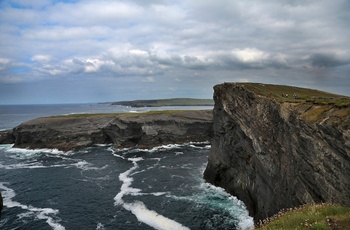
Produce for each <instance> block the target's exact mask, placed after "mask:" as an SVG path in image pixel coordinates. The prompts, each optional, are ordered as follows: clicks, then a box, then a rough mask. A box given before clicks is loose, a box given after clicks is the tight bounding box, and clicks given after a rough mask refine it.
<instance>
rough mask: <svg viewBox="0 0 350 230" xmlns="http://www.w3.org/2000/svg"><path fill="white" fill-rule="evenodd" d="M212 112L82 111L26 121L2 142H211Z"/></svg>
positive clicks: (61, 145) (0, 136)
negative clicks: (116, 112)
mask: <svg viewBox="0 0 350 230" xmlns="http://www.w3.org/2000/svg"><path fill="white" fill-rule="evenodd" d="M212 129H213V122H212V111H211V110H208V111H207V110H203V111H199V110H198V111H190V110H189V111H155V112H148V113H125V114H79V115H68V116H56V117H44V118H37V119H34V120H30V121H27V122H25V123H23V124H21V125H19V126H17V127H15V128H14V129H13V130H9V131H6V132H1V133H0V143H15V145H14V146H15V147H21V148H57V149H60V150H65V151H66V150H70V149H73V148H78V147H86V146H91V145H94V144H113V145H114V146H115V147H117V148H124V147H134V146H137V147H140V148H149V147H154V146H158V145H163V144H170V143H184V142H190V141H209V140H211V136H212V132H213V130H212Z"/></svg>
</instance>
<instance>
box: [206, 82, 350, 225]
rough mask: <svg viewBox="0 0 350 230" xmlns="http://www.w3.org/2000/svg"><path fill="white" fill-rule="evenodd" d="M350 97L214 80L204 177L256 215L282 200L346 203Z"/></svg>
mask: <svg viewBox="0 0 350 230" xmlns="http://www.w3.org/2000/svg"><path fill="white" fill-rule="evenodd" d="M349 100H350V99H349V98H348V97H344V96H339V95H333V94H329V93H325V92H321V91H317V90H310V89H303V88H297V87H288V86H277V85H264V84H258V83H224V84H221V85H216V86H215V87H214V101H215V106H214V112H213V116H214V137H213V141H212V148H211V152H210V155H209V162H208V165H207V168H206V170H205V172H204V177H205V179H206V180H207V181H208V182H210V183H213V184H214V185H217V186H220V187H223V188H225V189H226V190H227V191H228V192H230V193H231V194H233V195H235V196H237V197H238V198H239V199H240V200H242V201H243V202H244V203H245V204H246V206H247V208H248V210H249V212H250V215H252V216H253V217H254V219H255V221H256V222H257V221H259V220H261V219H264V218H266V217H269V216H272V215H273V214H275V213H277V212H278V211H279V210H281V209H284V208H291V207H296V206H299V205H301V204H305V203H319V202H332V203H338V204H342V205H346V206H350V106H349Z"/></svg>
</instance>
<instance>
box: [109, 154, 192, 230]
mask: <svg viewBox="0 0 350 230" xmlns="http://www.w3.org/2000/svg"><path fill="white" fill-rule="evenodd" d="M128 160H129V161H131V162H132V163H133V167H131V168H130V169H128V170H127V171H125V172H123V173H121V174H120V175H119V180H120V181H121V182H123V184H122V186H121V188H120V192H119V193H118V194H117V195H116V196H115V197H114V201H115V202H114V205H121V206H123V207H124V208H125V209H126V210H128V211H130V212H131V213H132V214H134V215H135V216H136V218H137V219H138V221H140V222H143V223H145V224H147V225H149V226H151V227H153V228H155V229H160V230H172V229H174V230H175V229H176V230H182V229H186V230H187V229H189V228H187V227H185V226H183V225H181V224H180V223H178V222H176V221H174V220H171V219H169V218H167V217H164V216H162V215H160V214H158V213H157V212H155V211H153V210H149V209H148V208H147V207H146V206H145V204H144V203H142V202H140V201H135V202H132V203H126V202H124V200H123V196H124V195H133V196H138V195H149V194H144V193H141V189H137V188H133V187H131V184H132V182H133V180H134V179H133V178H132V177H131V175H132V173H133V172H134V171H135V170H136V169H137V168H138V167H139V166H138V164H137V162H139V161H142V160H143V158H142V157H137V158H128ZM156 160H158V159H156ZM165 194H167V193H165V192H155V193H151V195H154V196H162V195H165Z"/></svg>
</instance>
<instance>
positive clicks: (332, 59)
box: [307, 53, 350, 68]
mask: <svg viewBox="0 0 350 230" xmlns="http://www.w3.org/2000/svg"><path fill="white" fill-rule="evenodd" d="M307 59H308V61H309V62H310V63H311V66H312V67H315V68H332V67H337V66H341V65H346V64H350V59H349V58H345V57H339V56H337V55H335V54H332V53H328V54H327V53H316V54H312V55H311V56H310V57H308V58H307Z"/></svg>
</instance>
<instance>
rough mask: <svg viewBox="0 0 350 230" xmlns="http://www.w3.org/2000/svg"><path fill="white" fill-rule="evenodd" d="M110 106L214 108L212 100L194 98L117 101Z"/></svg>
mask: <svg viewBox="0 0 350 230" xmlns="http://www.w3.org/2000/svg"><path fill="white" fill-rule="evenodd" d="M111 104H112V105H124V106H131V107H160V106H214V100H212V99H195V98H171V99H154V100H135V101H117V102H112V103H111Z"/></svg>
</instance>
